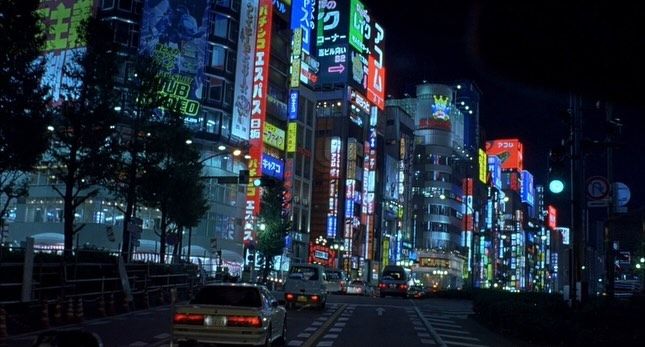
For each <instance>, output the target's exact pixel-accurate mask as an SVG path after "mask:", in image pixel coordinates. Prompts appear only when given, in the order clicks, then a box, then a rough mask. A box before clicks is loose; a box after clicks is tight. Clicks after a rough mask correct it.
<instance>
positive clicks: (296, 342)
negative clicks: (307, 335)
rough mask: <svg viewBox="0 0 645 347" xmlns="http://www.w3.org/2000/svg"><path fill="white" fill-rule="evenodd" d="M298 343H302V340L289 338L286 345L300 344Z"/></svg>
mask: <svg viewBox="0 0 645 347" xmlns="http://www.w3.org/2000/svg"><path fill="white" fill-rule="evenodd" d="M300 345H302V341H300V340H291V341H289V343H288V344H287V346H300Z"/></svg>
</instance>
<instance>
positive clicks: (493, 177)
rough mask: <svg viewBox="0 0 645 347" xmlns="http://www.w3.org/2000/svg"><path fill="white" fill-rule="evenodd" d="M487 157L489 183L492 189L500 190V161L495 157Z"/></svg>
mask: <svg viewBox="0 0 645 347" xmlns="http://www.w3.org/2000/svg"><path fill="white" fill-rule="evenodd" d="M487 156H488V172H490V181H491V184H492V185H493V187H495V188H497V189H500V190H501V189H502V161H501V160H499V158H498V157H497V156H495V155H490V154H487Z"/></svg>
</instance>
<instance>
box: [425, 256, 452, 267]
mask: <svg viewBox="0 0 645 347" xmlns="http://www.w3.org/2000/svg"><path fill="white" fill-rule="evenodd" d="M419 266H421V267H438V268H443V269H449V268H450V260H448V259H444V258H426V257H424V258H419Z"/></svg>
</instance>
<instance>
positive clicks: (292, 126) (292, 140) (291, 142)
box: [287, 122, 298, 153]
mask: <svg viewBox="0 0 645 347" xmlns="http://www.w3.org/2000/svg"><path fill="white" fill-rule="evenodd" d="M297 135H298V123H296V122H291V123H289V128H288V129H287V152H288V153H293V152H295V151H296V142H297V141H298V136H297Z"/></svg>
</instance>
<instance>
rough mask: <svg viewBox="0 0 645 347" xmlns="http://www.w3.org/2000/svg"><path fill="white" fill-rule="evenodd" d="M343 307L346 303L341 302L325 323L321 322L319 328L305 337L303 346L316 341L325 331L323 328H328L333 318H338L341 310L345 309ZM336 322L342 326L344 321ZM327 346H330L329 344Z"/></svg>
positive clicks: (306, 346)
mask: <svg viewBox="0 0 645 347" xmlns="http://www.w3.org/2000/svg"><path fill="white" fill-rule="evenodd" d="M345 307H347V305H346V304H342V305H341V306H340V307H339V308H338V310H336V312H334V314H333V315H332V316H331V318H329V319H328V320H327V321H326V322H325V324H323V325H322V326H321V327H320V328H318V330H317V331H316V332H315V333H314V334H313V335H311V336H310V337H309V338H308V339H307V341H305V342H304V346H305V347H311V346H313V344H314V342H316V340H318V338H320V336H321V335H322V334H323V333H324V332H325V330H327V328H329V326H330V325H331V323H332V322H334V320H336V318H338V317H339V316H340V315H341V314H342V313H343V311H344V310H345ZM336 324H343V326H345V323H336ZM323 342H325V341H323ZM329 342H331V343H333V341H329ZM318 345H320V344H318ZM329 346H331V344H330V345H329Z"/></svg>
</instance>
